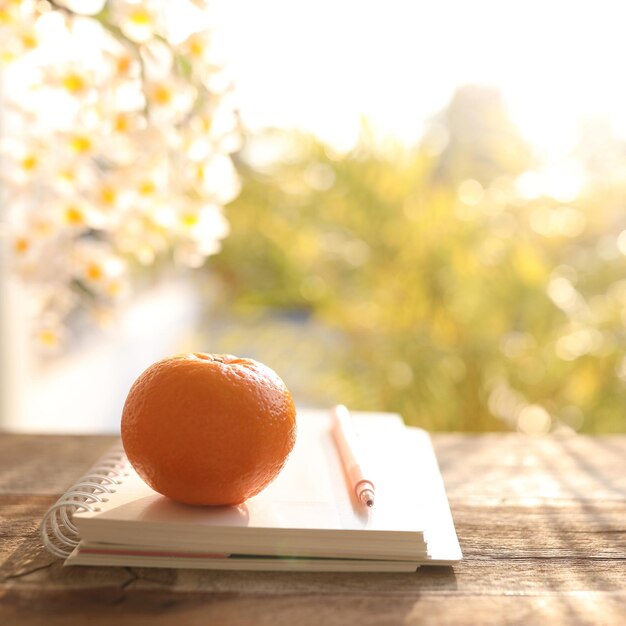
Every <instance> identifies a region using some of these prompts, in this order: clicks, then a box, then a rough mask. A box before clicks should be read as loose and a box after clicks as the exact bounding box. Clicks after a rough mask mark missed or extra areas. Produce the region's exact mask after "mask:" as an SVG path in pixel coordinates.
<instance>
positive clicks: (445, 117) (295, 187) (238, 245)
mask: <svg viewBox="0 0 626 626" xmlns="http://www.w3.org/2000/svg"><path fill="white" fill-rule="evenodd" d="M431 122H432V123H431V124H430V126H429V129H428V130H427V132H426V133H425V136H424V139H423V141H422V143H421V144H420V145H419V146H416V147H415V148H412V149H407V148H405V147H401V146H398V145H390V144H388V143H384V142H382V143H381V142H380V141H378V140H377V138H376V137H375V136H374V135H373V134H372V133H371V132H370V131H369V130H368V129H367V127H365V126H364V128H363V132H362V137H361V141H360V144H359V146H358V147H357V148H356V149H354V150H353V151H352V152H350V153H348V154H336V153H334V152H333V150H332V149H330V148H329V147H327V146H325V145H322V144H321V143H320V142H318V141H317V140H315V139H313V138H311V137H309V136H302V135H295V134H289V133H284V132H272V133H268V134H266V135H265V136H262V137H258V138H252V139H250V140H249V143H248V146H247V147H246V150H245V151H244V152H243V153H242V155H241V157H240V158H241V161H242V162H241V164H240V165H241V171H242V173H243V181H244V183H243V190H242V193H241V195H240V197H239V198H238V199H237V200H235V202H233V203H232V204H231V205H230V207H229V209H228V217H229V220H230V222H231V227H232V231H231V234H230V236H229V237H228V238H227V240H226V241H225V244H224V248H223V251H222V253H221V254H220V255H218V256H217V257H216V258H215V260H214V262H213V263H212V264H211V272H217V274H218V276H219V278H220V282H221V285H222V301H221V302H222V305H223V306H224V307H225V309H224V310H225V311H226V312H227V314H228V315H231V316H233V319H236V320H238V322H237V324H238V325H239V326H240V327H245V326H246V325H247V324H249V325H250V328H255V329H256V330H258V328H257V326H256V324H257V323H258V316H259V314H260V313H261V312H264V313H265V315H266V316H267V317H268V318H269V319H272V318H277V317H280V316H281V315H282V316H284V315H285V314H289V315H290V316H291V319H292V321H293V320H295V323H296V326H297V327H301V331H300V332H296V333H293V332H290V333H282V332H281V331H280V327H278V328H276V329H275V332H272V333H269V336H268V337H267V342H268V345H272V344H274V345H281V346H282V352H281V353H280V357H279V358H275V359H273V358H271V357H270V359H269V361H268V364H270V365H272V366H273V367H275V368H276V369H277V370H278V371H279V372H280V373H281V375H283V377H284V378H285V380H286V381H287V382H288V383H289V376H290V371H291V367H292V365H291V364H290V362H289V355H290V354H291V355H292V359H293V362H294V364H296V361H298V363H299V365H300V366H301V365H302V363H301V360H302V359H304V360H306V358H307V357H306V354H307V351H306V349H304V348H303V346H306V345H307V342H309V343H310V344H311V347H312V350H313V351H314V352H315V350H316V348H315V346H319V341H320V339H319V328H320V327H321V328H324V329H327V330H328V337H329V338H330V340H329V341H328V343H329V345H330V346H332V348H331V349H328V351H327V353H326V354H327V358H326V359H322V360H320V359H319V358H317V359H316V361H315V362H316V366H315V368H312V371H311V372H309V374H308V379H307V380H308V384H309V387H310V390H318V391H319V396H318V397H319V398H322V399H323V400H324V401H325V402H326V401H328V402H333V401H341V402H344V403H346V404H348V405H349V406H351V407H353V408H354V409H364V410H387V411H397V412H399V413H401V414H402V415H403V416H404V418H405V420H406V421H407V422H409V423H413V424H418V425H421V426H424V427H426V428H429V429H435V430H437V429H440V430H465V431H482V430H508V429H516V428H519V429H521V430H523V431H525V432H530V433H542V432H547V431H548V430H553V431H554V430H557V431H558V430H569V429H573V430H581V431H584V432H614V431H621V430H624V420H623V417H622V415H623V409H624V406H626V382H624V381H625V380H626V361H625V360H624V347H625V343H626V332H625V323H626V280H625V279H624V270H625V269H626V259H625V257H624V254H623V253H622V252H620V249H623V251H624V252H626V241H622V239H624V238H626V234H624V235H620V233H621V232H622V231H623V230H624V229H625V228H626V214H625V213H624V195H623V192H624V188H625V186H626V177H624V175H623V174H622V171H623V170H624V167H623V166H624V165H626V159H625V158H624V151H623V149H622V148H621V147H620V146H619V145H618V143H617V142H614V143H612V144H611V149H610V153H611V154H612V155H613V156H614V158H613V159H612V160H608V161H606V162H604V163H602V162H601V160H600V161H599V160H598V158H597V157H598V154H597V146H596V145H595V143H594V142H593V141H591V145H592V148H593V149H591V148H590V147H589V145H587V144H589V141H587V144H586V142H585V138H584V137H583V139H581V145H580V147H579V154H578V155H577V158H578V161H577V162H578V163H582V164H583V165H584V168H585V169H584V172H583V173H580V172H579V174H577V178H576V180H578V181H579V182H580V183H581V185H580V189H577V190H575V192H574V193H570V192H568V190H567V188H565V189H563V184H561V189H560V190H559V189H557V193H548V191H549V188H550V185H549V184H548V183H549V182H550V177H549V175H548V173H546V172H544V171H542V170H540V169H536V168H537V164H536V163H535V162H534V161H533V157H532V155H531V152H530V150H528V148H527V147H526V146H525V145H524V143H523V141H522V140H521V139H520V137H519V136H518V135H517V133H516V131H515V128H514V127H513V125H512V124H511V122H510V121H509V119H508V117H507V114H506V110H505V108H504V106H503V104H502V102H501V100H500V98H499V96H498V94H497V93H496V92H493V91H491V90H488V89H484V88H478V87H466V88H463V89H460V90H459V91H458V92H457V94H456V95H455V96H454V98H453V100H452V101H451V103H450V105H449V107H448V108H447V109H446V110H445V111H443V112H442V114H441V115H439V116H437V117H436V118H434V119H433V120H432V121H431ZM587 139H589V137H587ZM585 146H586V147H585ZM606 149H607V150H609V148H606ZM608 153H609V152H607V154H608ZM609 161H610V162H609ZM599 163H600V164H599ZM553 178H554V176H553ZM562 178H563V177H562V176H561V179H562ZM571 180H572V178H571V177H570V178H566V179H565V181H566V182H568V181H569V182H570V183H571ZM542 181H543V183H542ZM546 181H547V182H546ZM581 181H582V182H581ZM558 182H559V179H558V177H557V183H558ZM583 182H584V184H582V183H583ZM542 184H543V188H542V186H541V185H542ZM552 186H553V187H554V186H555V185H552ZM556 187H558V185H556ZM565 187H567V185H565ZM570 187H571V184H570ZM547 190H548V191H547ZM568 193H569V197H567V198H565V196H567V194H568ZM565 199H566V200H567V202H565ZM218 310H219V307H218ZM255 319H256V320H257V321H252V320H255ZM311 324H313V325H314V326H315V328H316V329H317V330H316V332H315V333H313V335H312V336H309V335H308V334H307V328H309V327H310V326H311ZM256 330H255V331H254V332H256ZM231 345H232V344H231ZM226 347H228V346H226ZM267 354H270V352H268V353H267ZM316 354H317V355H318V356H319V349H317V352H316ZM255 356H258V355H255ZM265 358H268V357H265Z"/></svg>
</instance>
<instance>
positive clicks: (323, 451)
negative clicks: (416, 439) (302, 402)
mask: <svg viewBox="0 0 626 626" xmlns="http://www.w3.org/2000/svg"><path fill="white" fill-rule="evenodd" d="M354 421H355V427H356V429H357V432H358V434H359V436H360V437H359V438H360V441H361V444H362V449H363V453H364V456H365V457H366V458H367V459H368V461H369V462H368V467H369V468H371V469H370V470H369V471H371V474H372V480H373V481H374V482H375V484H376V488H377V493H376V505H375V506H374V507H373V509H365V510H364V507H362V506H361V505H359V504H357V503H356V501H355V499H354V497H353V495H352V491H351V489H350V488H349V486H348V485H347V482H346V478H345V476H344V473H343V468H342V465H341V462H340V459H339V456H338V453H337V451H336V448H335V446H334V443H333V440H332V436H331V435H330V425H331V421H330V416H329V415H328V413H327V412H325V411H310V410H309V411H307V410H302V411H299V412H298V436H297V442H296V445H295V447H294V450H293V452H292V454H291V456H290V458H289V460H288V462H287V464H286V466H285V468H284V469H283V471H282V472H281V473H280V474H279V476H278V477H277V479H276V480H275V481H274V482H273V483H272V484H270V485H269V486H268V487H267V488H266V489H265V490H264V491H263V492H261V493H260V494H259V495H257V496H255V497H254V498H251V499H250V500H248V501H247V502H245V503H244V504H242V505H240V506H238V507H192V506H186V505H182V504H178V503H176V502H173V501H171V500H169V499H167V498H165V497H163V496H161V495H159V494H157V493H155V492H154V491H153V490H152V489H150V488H149V487H148V486H147V485H145V484H144V483H143V481H142V480H141V479H140V478H139V477H138V476H137V475H136V474H135V472H133V471H132V470H130V476H129V477H128V478H126V479H124V482H123V484H122V485H120V486H119V490H118V492H117V493H116V494H113V495H112V496H111V497H110V500H109V502H108V503H106V504H104V505H103V507H102V511H101V512H99V513H87V512H82V513H78V514H76V516H75V519H76V522H77V525H78V527H79V530H80V531H81V533H83V534H84V535H85V536H87V535H89V534H90V533H89V532H85V531H87V529H88V527H89V523H90V520H93V521H94V522H102V521H108V522H112V523H115V522H127V523H128V522H141V524H139V525H138V526H143V525H144V524H148V525H150V524H155V525H159V526H166V525H169V524H176V525H177V526H179V525H181V526H182V527H189V528H193V529H195V528H197V527H208V528H215V529H217V527H219V528H221V529H222V530H226V531H229V530H230V531H232V532H236V531H237V529H241V530H240V531H239V532H241V531H242V530H243V528H249V529H257V530H259V531H261V530H263V529H303V530H314V529H322V530H340V529H343V530H374V531H387V532H397V531H406V532H412V533H415V532H420V531H422V530H423V529H424V525H425V522H424V519H423V514H422V511H421V509H422V508H423V507H422V506H421V505H420V502H419V498H417V497H411V496H410V495H409V494H415V489H416V476H415V471H414V470H409V469H408V468H409V467H415V465H414V463H411V462H410V458H409V457H410V456H412V455H414V454H415V452H414V451H413V452H411V454H410V453H409V451H408V449H407V447H406V446H407V442H406V437H404V436H403V435H404V432H405V431H404V426H403V423H402V420H401V419H400V418H399V417H398V416H394V415H391V414H371V413H370V414H358V413H356V414H354ZM428 445H430V444H429V443H428ZM97 525H98V526H101V524H100V523H98V524H97ZM125 526H126V527H127V528H128V525H127V524H125ZM94 527H95V525H94ZM246 532H247V531H246Z"/></svg>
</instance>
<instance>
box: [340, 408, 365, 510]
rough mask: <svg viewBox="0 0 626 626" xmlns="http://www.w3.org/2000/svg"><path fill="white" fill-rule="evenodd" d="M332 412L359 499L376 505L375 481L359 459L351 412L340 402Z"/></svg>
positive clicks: (342, 453) (348, 473)
mask: <svg viewBox="0 0 626 626" xmlns="http://www.w3.org/2000/svg"><path fill="white" fill-rule="evenodd" d="M330 414H331V417H332V421H333V425H332V433H333V437H334V439H335V443H336V445H337V449H338V450H339V456H340V457H341V462H342V463H343V466H344V469H345V471H346V474H347V475H348V478H349V480H350V484H351V485H352V486H353V489H354V493H355V495H356V497H357V500H358V501H359V502H360V503H362V504H364V505H365V506H367V507H370V508H371V507H373V506H374V498H375V495H376V490H375V488H374V483H373V482H372V481H371V480H369V479H368V478H366V475H365V473H364V471H363V465H362V464H361V462H360V460H359V457H358V446H357V442H356V435H355V433H354V430H353V428H352V421H351V419H350V413H349V412H348V409H347V408H346V407H345V406H344V405H343V404H338V405H337V406H334V407H333V408H332V409H331V410H330Z"/></svg>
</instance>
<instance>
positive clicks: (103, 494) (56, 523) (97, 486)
mask: <svg viewBox="0 0 626 626" xmlns="http://www.w3.org/2000/svg"><path fill="white" fill-rule="evenodd" d="M128 469H129V465H128V459H127V458H126V455H125V454H124V450H123V449H122V448H121V446H120V447H119V448H114V449H113V450H110V451H109V452H108V453H107V454H106V455H105V456H103V457H102V458H101V459H99V461H98V462H97V463H96V464H95V465H94V466H93V467H92V468H91V469H90V470H89V471H88V472H87V473H86V474H85V475H84V476H82V477H81V478H80V479H79V480H78V481H77V482H76V483H75V484H74V485H72V486H71V487H70V488H69V489H68V490H67V491H66V492H65V493H64V494H63V495H62V496H61V497H60V498H59V499H58V500H57V501H56V503H55V504H53V505H52V506H51V507H50V508H49V509H48V511H47V512H46V514H45V515H44V517H43V520H42V521H41V526H40V529H39V530H40V533H41V540H42V542H43V544H44V546H46V548H47V549H48V550H49V551H50V552H51V553H52V554H54V555H55V556H58V557H61V558H66V557H68V556H69V555H70V554H71V552H72V550H74V548H75V547H76V546H77V545H78V543H79V542H80V537H79V535H78V529H77V528H76V526H75V525H74V523H73V515H74V513H76V511H93V512H96V513H97V512H98V511H100V510H101V508H100V507H99V506H98V505H99V504H100V503H103V502H108V500H109V498H108V496H109V495H110V494H112V493H115V491H116V487H117V485H121V484H122V478H124V477H125V476H128V475H129V472H128Z"/></svg>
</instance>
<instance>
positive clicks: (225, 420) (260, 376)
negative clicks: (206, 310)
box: [122, 353, 296, 505]
mask: <svg viewBox="0 0 626 626" xmlns="http://www.w3.org/2000/svg"><path fill="white" fill-rule="evenodd" d="M295 437H296V410H295V407H294V404H293V400H292V398H291V394H290V393H289V391H288V389H287V387H286V386H285V384H284V383H283V381H282V380H281V379H280V377H279V376H278V374H276V372H274V370H272V369H270V368H269V367H267V366H266V365H263V364H262V363H259V362H257V361H254V360H252V359H240V358H238V357H235V356H232V355H229V354H221V355H215V354H204V353H194V354H186V355H180V356H173V357H169V358H166V359H163V360H162V361H158V362H157V363H154V364H153V365H151V366H150V367H149V368H148V369H147V370H146V371H145V372H144V373H143V374H141V376H139V378H138V379H137V380H136V381H135V383H134V384H133V386H132V387H131V389H130V392H129V393H128V397H127V398H126V403H125V405H124V410H123V412H122V442H123V444H124V450H125V451H126V455H127V456H128V460H129V461H130V463H131V465H132V466H133V467H134V468H135V470H136V471H137V473H138V474H139V476H141V478H143V480H144V481H145V482H146V483H147V484H148V485H150V487H152V488H153V489H154V490H155V491H158V492H159V493H161V494H163V495H165V496H168V497H170V498H172V499H173V500H177V501H179V502H184V503H187V504H212V505H218V504H240V503H242V502H243V501H244V500H246V499H247V498H250V497H251V496H254V495H256V494H257V493H259V491H261V490H262V489H263V488H264V487H266V486H267V485H268V484H269V483H270V482H271V481H272V480H273V479H274V478H275V477H276V476H277V475H278V473H279V472H280V470H281V469H282V467H283V465H284V464H285V461H286V460H287V456H288V455H289V453H290V452H291V449H292V448H293V445H294V443H295Z"/></svg>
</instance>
